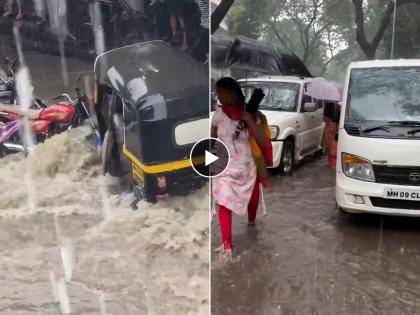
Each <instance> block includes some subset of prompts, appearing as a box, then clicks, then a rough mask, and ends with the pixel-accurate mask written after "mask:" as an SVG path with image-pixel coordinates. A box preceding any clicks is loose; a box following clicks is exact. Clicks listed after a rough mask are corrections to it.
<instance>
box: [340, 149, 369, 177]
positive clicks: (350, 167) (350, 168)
mask: <svg viewBox="0 0 420 315" xmlns="http://www.w3.org/2000/svg"><path fill="white" fill-rule="evenodd" d="M341 161H342V165H343V172H344V174H345V175H346V176H348V177H351V178H354V179H359V180H364V181H368V182H374V181H375V174H374V173H373V168H372V164H371V163H370V161H369V160H367V159H364V158H361V157H360V156H356V155H353V154H349V153H343V154H342V156H341Z"/></svg>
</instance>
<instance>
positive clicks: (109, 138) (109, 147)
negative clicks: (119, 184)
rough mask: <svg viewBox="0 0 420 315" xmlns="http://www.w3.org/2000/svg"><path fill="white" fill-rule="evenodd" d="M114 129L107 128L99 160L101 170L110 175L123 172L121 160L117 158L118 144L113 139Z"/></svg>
mask: <svg viewBox="0 0 420 315" xmlns="http://www.w3.org/2000/svg"><path fill="white" fill-rule="evenodd" d="M115 137H116V135H115V131H113V130H109V129H108V130H107V131H106V133H105V136H104V141H103V144H102V152H101V160H102V172H103V174H104V175H105V174H106V173H108V174H109V175H111V176H121V175H122V174H123V170H122V165H121V160H120V158H119V156H120V153H119V152H118V151H119V149H118V145H117V143H116V139H115Z"/></svg>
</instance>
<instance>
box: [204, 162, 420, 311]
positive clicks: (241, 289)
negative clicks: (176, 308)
mask: <svg viewBox="0 0 420 315" xmlns="http://www.w3.org/2000/svg"><path fill="white" fill-rule="evenodd" d="M334 181H335V173H334V171H332V170H329V169H327V167H326V161H325V160H324V159H322V158H316V159H309V161H307V162H305V163H304V164H303V165H301V166H300V167H299V168H298V169H297V170H296V172H295V173H294V175H293V176H292V177H272V180H271V185H270V188H269V189H268V190H266V193H265V199H266V204H267V212H268V216H267V217H262V216H259V219H257V226H256V227H247V224H246V217H243V218H242V217H238V216H234V227H233V242H234V243H233V244H234V246H235V256H236V260H235V262H233V263H228V264H227V265H224V266H221V265H220V263H219V262H218V254H217V252H215V249H216V247H218V246H219V245H220V244H221V241H220V232H219V226H218V224H217V220H216V218H214V219H213V222H212V246H213V248H212V266H213V267H212V292H211V293H212V314H214V315H216V314H217V315H224V314H265V315H271V314H273V315H288V314H331V315H333V314H349V315H350V314H389V315H394V314H419V312H420V293H419V292H420V248H419V245H418V244H419V242H418V239H419V236H420V221H419V220H418V219H415V218H395V217H381V216H367V215H363V216H362V215H358V216H351V215H346V214H341V213H340V212H339V211H338V210H337V209H336V206H335V199H334ZM261 214H262V211H260V215H261ZM381 226H382V227H383V229H381Z"/></svg>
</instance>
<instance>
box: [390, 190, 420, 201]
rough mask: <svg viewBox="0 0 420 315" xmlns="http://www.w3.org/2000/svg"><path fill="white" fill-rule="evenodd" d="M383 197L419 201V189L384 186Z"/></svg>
mask: <svg viewBox="0 0 420 315" xmlns="http://www.w3.org/2000/svg"><path fill="white" fill-rule="evenodd" d="M383 197H384V198H386V199H398V200H415V201H420V190H419V189H406V188H385V190H384V194H383Z"/></svg>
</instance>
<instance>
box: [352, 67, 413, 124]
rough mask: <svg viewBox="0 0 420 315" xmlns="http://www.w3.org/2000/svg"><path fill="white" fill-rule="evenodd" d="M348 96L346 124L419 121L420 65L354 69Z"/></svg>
mask: <svg viewBox="0 0 420 315" xmlns="http://www.w3.org/2000/svg"><path fill="white" fill-rule="evenodd" d="M347 99H348V101H347V108H346V119H345V122H346V123H347V124H357V125H373V124H375V125H377V124H385V125H386V124H388V123H390V124H393V125H395V124H398V123H401V124H405V125H410V123H413V124H416V123H418V122H419V121H420V67H416V68H413V67H411V68H408V67H398V68H397V67H395V68H364V69H353V70H352V71H351V76H350V85H349V93H348V98H347Z"/></svg>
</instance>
